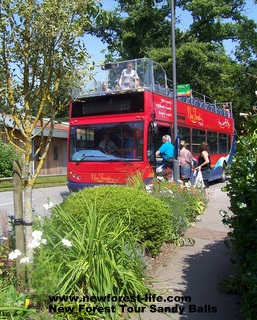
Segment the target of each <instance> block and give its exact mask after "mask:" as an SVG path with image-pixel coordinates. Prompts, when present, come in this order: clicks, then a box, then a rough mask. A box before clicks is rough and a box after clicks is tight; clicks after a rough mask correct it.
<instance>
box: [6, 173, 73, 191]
mask: <svg viewBox="0 0 257 320" xmlns="http://www.w3.org/2000/svg"><path fill="white" fill-rule="evenodd" d="M66 184H67V176H66V175H65V176H42V177H38V178H37V180H36V182H35V184H34V187H33V188H47V187H57V186H65V185H66ZM12 190H13V181H12V180H9V181H0V192H1V191H12Z"/></svg>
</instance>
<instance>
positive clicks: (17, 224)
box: [13, 160, 26, 290]
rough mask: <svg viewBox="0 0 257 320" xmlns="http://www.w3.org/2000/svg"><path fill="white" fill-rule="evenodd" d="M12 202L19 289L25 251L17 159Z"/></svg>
mask: <svg viewBox="0 0 257 320" xmlns="http://www.w3.org/2000/svg"><path fill="white" fill-rule="evenodd" d="M13 202H14V232H15V249H18V250H20V252H21V253H22V256H19V257H18V258H17V259H16V276H17V280H18V287H19V289H20V290H23V289H24V288H25V275H26V272H25V270H26V268H25V264H24V263H20V259H21V258H22V257H23V256H24V254H25V253H26V252H25V238H24V227H23V200H22V170H21V166H20V163H19V161H18V160H16V161H14V162H13Z"/></svg>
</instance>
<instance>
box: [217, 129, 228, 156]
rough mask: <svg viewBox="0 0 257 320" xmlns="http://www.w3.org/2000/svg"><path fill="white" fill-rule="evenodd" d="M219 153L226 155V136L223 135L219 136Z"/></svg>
mask: <svg viewBox="0 0 257 320" xmlns="http://www.w3.org/2000/svg"><path fill="white" fill-rule="evenodd" d="M219 153H225V154H226V153H228V135H227V134H225V133H220V134H219Z"/></svg>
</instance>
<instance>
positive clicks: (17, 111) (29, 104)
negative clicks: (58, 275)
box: [0, 0, 101, 257]
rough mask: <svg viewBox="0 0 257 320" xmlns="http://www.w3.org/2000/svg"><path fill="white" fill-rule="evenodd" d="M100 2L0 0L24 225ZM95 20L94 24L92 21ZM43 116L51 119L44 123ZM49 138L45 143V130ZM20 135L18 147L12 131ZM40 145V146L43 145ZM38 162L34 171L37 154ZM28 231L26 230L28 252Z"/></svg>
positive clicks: (4, 96)
mask: <svg viewBox="0 0 257 320" xmlns="http://www.w3.org/2000/svg"><path fill="white" fill-rule="evenodd" d="M100 9H101V7H100V4H99V2H95V1H93V0H69V1H67V0H58V1H57V0H43V1H41V0H40V1H39V0H26V1H21V0H2V1H1V12H0V15H1V17H0V36H1V49H0V63H1V70H2V71H1V80H2V84H1V91H0V92H1V93H0V94H1V100H4V101H6V105H7V107H8V110H9V113H11V115H12V119H13V125H12V128H11V127H10V128H9V130H8V128H7V127H5V129H6V130H5V134H6V136H7V139H8V140H9V142H10V144H12V145H14V146H15V147H16V148H17V149H19V150H20V152H22V153H23V155H24V159H25V166H24V173H23V174H24V179H25V182H26V183H25V187H24V221H26V222H28V223H29V222H31V221H32V188H33V184H34V182H35V180H36V178H37V177H38V174H39V172H40V169H41V168H42V165H43V162H44V160H45V158H46V154H47V152H48V149H49V145H50V142H51V138H52V134H53V130H54V122H53V120H54V118H55V117H56V115H57V114H58V112H59V111H60V110H62V109H63V108H65V107H66V106H67V104H68V101H69V99H70V97H66V99H59V92H61V91H62V90H65V92H68V91H70V92H71V89H72V87H73V86H75V85H76V86H77V85H78V82H79V81H80V75H81V74H80V73H79V72H78V71H77V69H78V68H81V67H82V68H83V70H84V72H88V70H89V65H88V62H87V59H88V54H87V52H86V49H85V48H84V46H83V43H82V41H81V38H79V37H81V36H82V35H83V34H84V33H85V30H87V29H88V28H89V27H91V25H92V24H93V22H94V23H97V21H98V19H99V17H100V16H101V10H100ZM95 21H96V22H95ZM43 117H47V118H49V120H48V122H47V123H43V121H42V120H43ZM38 123H40V124H41V130H40V131H39V133H38V135H39V136H42V141H41V144H40V146H39V148H38V149H37V150H36V152H35V153H33V150H32V141H33V139H34V138H35V135H34V129H35V126H36V124H38ZM47 125H48V126H50V134H49V136H48V137H47V139H46V141H43V134H42V132H43V130H44V128H45V127H46V126H47ZM15 129H18V130H19V131H20V133H21V134H22V139H19V140H20V143H21V144H20V145H19V146H17V145H16V143H15V141H16V139H17V136H16V131H15ZM43 142H44V143H43ZM39 152H40V154H41V159H40V161H39V162H38V164H37V167H36V168H35V171H34V173H33V170H32V169H33V162H34V160H35V157H36V155H37V154H39ZM31 234H32V227H31V226H26V227H25V238H26V252H27V254H28V256H29V257H32V249H31V248H29V247H28V243H29V242H30V240H31V239H32V237H31Z"/></svg>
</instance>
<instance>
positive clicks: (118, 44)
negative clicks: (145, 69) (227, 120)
mask: <svg viewBox="0 0 257 320" xmlns="http://www.w3.org/2000/svg"><path fill="white" fill-rule="evenodd" d="M116 2H117V7H116V9H115V10H114V11H113V12H109V19H108V21H107V23H105V24H103V25H101V26H100V27H97V28H93V29H92V31H91V32H92V34H94V35H96V36H98V37H99V38H101V39H102V40H103V42H105V43H107V47H108V54H107V55H106V57H107V59H108V60H111V61H113V60H114V59H115V58H114V57H115V56H117V57H118V58H120V59H122V60H124V59H135V58H143V57H148V58H151V59H153V60H155V61H156V62H159V63H160V64H161V65H162V66H163V68H164V69H165V70H166V72H167V74H168V78H169V79H172V70H173V62H172V49H171V32H170V25H171V17H170V11H171V10H170V1H168V2H166V1H159V0H156V1H155V0H151V1H148V0H147V1H146V0H144V1H139V0H132V1H131V0H129V1H128V0H118V1H116ZM246 3H247V1H245V0H242V1H241V0H229V1H226V2H224V1H221V0H215V1H208V2H206V1H202V0H200V1H185V0H179V1H175V11H176V25H175V27H176V30H175V34H176V69H177V72H176V73H177V82H178V83H189V84H190V85H191V89H192V90H193V93H195V92H198V93H201V94H204V95H205V98H206V97H209V98H211V102H214V101H213V100H214V99H215V100H216V101H219V102H222V101H223V102H224V101H231V102H232V104H233V110H234V113H233V114H234V116H235V118H236V120H237V121H236V125H237V126H240V121H239V119H240V118H239V113H240V112H248V111H249V107H252V106H253V105H256V104H257V101H256V98H255V96H254V91H255V90H256V81H255V79H254V78H252V77H249V74H256V70H257V69H256V55H257V43H256V39H257V35H256V33H257V25H256V22H255V21H253V20H251V19H249V18H247V16H246V10H245V7H247V5H246ZM251 5H252V10H254V8H256V2H255V4H254V3H251ZM184 15H185V16H186V18H183V16H184ZM186 19H188V20H189V22H188V21H186V22H185V20H186ZM184 23H186V25H187V26H186V27H185V24H184ZM230 42H232V43H233V45H234V47H235V49H234V51H232V52H226V51H225V44H226V43H229V44H230Z"/></svg>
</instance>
